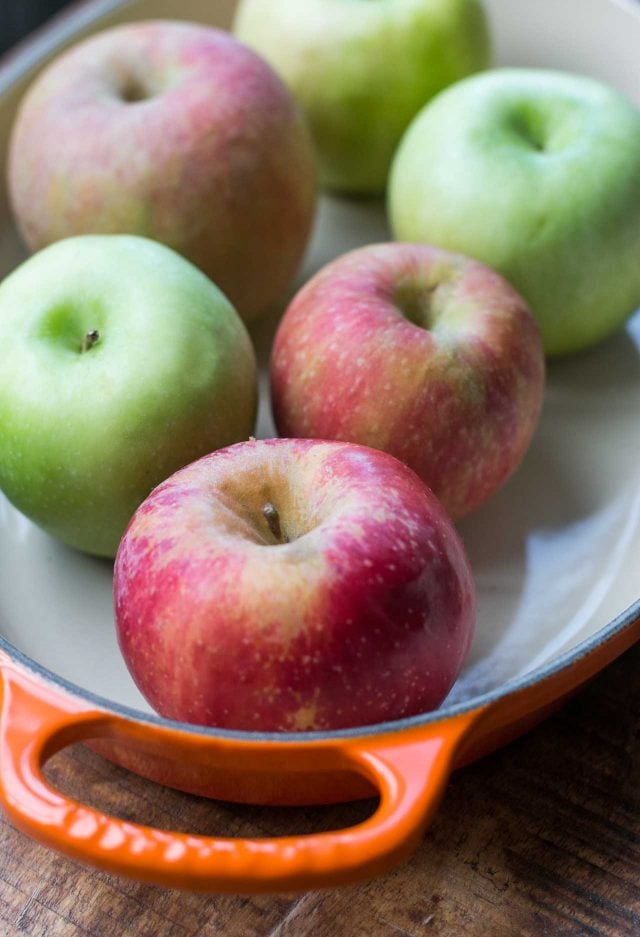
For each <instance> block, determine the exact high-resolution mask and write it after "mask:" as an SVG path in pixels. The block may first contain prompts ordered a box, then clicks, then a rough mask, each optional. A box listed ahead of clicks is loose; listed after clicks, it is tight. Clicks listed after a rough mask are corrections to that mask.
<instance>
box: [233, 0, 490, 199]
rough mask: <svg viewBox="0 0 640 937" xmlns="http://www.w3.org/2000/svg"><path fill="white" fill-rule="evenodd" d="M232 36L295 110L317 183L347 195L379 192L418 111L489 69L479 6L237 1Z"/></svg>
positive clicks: (458, 2) (471, 0) (368, 0)
mask: <svg viewBox="0 0 640 937" xmlns="http://www.w3.org/2000/svg"><path fill="white" fill-rule="evenodd" d="M234 30H235V33H236V35H237V36H238V37H239V38H240V39H241V40H242V41H243V42H245V43H247V45H249V46H252V47H253V48H254V49H255V50H256V51H258V52H259V53H260V54H261V55H262V56H263V57H264V58H266V59H267V61H268V62H269V63H270V64H271V65H272V66H273V67H274V68H275V69H276V71H277V72H279V74H280V76H281V77H282V78H283V79H284V81H285V82H286V83H287V84H288V85H289V87H290V88H291V90H292V91H293V93H294V95H295V96H296V97H297V99H298V101H299V102H300V103H301V105H302V108H303V110H304V111H305V113H306V115H307V118H308V120H309V124H310V127H311V132H312V135H313V137H314V141H315V144H316V150H317V153H318V159H319V167H320V178H321V182H322V183H323V184H324V185H325V186H326V187H328V188H331V189H335V190H340V191H348V192H353V193H374V192H380V191H382V190H383V189H384V187H385V184H386V180H387V174H388V171H389V165H390V163H391V159H392V156H393V152H394V150H395V148H396V146H397V144H398V142H399V140H400V138H401V136H402V134H403V132H404V130H405V129H406V127H407V126H408V124H409V122H410V121H411V119H412V118H413V117H414V116H415V114H416V113H417V112H418V111H419V110H420V108H421V107H423V105H424V104H425V103H426V102H427V101H428V100H429V99H430V98H431V97H433V95H434V94H436V93H437V92H438V91H440V90H441V89H442V88H444V87H446V86H447V85H449V84H451V83H452V82H454V81H457V80H458V79H460V78H463V77H464V76H466V75H469V74H470V73H472V72H474V71H478V70H479V69H481V68H486V67H487V65H488V64H489V55H490V53H489V36H488V26H487V21H486V17H485V13H484V8H483V7H482V5H481V2H480V0H240V3H239V5H238V9H237V13H236V19H235V23H234Z"/></svg>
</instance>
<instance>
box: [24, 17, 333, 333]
mask: <svg viewBox="0 0 640 937" xmlns="http://www.w3.org/2000/svg"><path fill="white" fill-rule="evenodd" d="M8 180H9V191H10V198H11V204H12V206H13V210H14V213H15V216H16V219H17V221H18V224H19V227H20V230H21V232H22V234H23V236H24V239H25V240H26V242H27V244H28V245H29V247H31V248H32V249H34V250H36V249H38V248H41V247H44V246H45V245H47V244H50V243H51V242H52V241H56V240H59V239H61V238H65V237H68V236H71V235H78V234H89V233H99V234H119V233H127V234H137V235H142V236H145V237H149V238H153V239H154V240H158V241H161V242H162V243H164V244H166V245H168V246H169V247H171V248H173V249H174V250H176V251H178V252H179V253H181V254H183V255H184V256H185V257H187V258H188V259H189V260H191V261H192V262H193V263H194V264H196V265H197V266H198V267H200V269H201V270H203V271H204V273H206V274H207V276H209V277H210V278H211V279H212V280H214V282H215V283H216V284H217V285H218V286H219V287H220V289H221V290H222V291H223V292H224V293H225V294H226V295H227V296H228V297H229V299H230V301H231V302H232V303H233V304H234V306H235V307H236V309H237V311H238V312H239V313H240V315H241V316H242V318H243V319H245V321H247V322H248V321H251V320H252V319H254V318H255V317H256V316H258V315H260V314H261V313H263V312H264V311H265V310H266V309H267V308H268V307H269V306H271V305H272V304H273V303H274V302H276V301H277V300H278V298H279V297H280V296H281V294H282V293H283V291H284V290H285V289H286V288H287V286H288V284H289V282H290V280H291V279H292V278H293V276H294V275H295V273H296V271H297V268H298V264H299V262H300V260H301V258H302V255H303V253H304V249H305V245H306V241H307V236H308V234H309V231H310V227H311V223H312V220H313V215H314V208H315V197H316V167H315V160H314V156H313V151H312V146H311V141H310V138H309V133H308V130H307V128H306V125H305V123H304V121H303V119H302V117H301V115H300V113H299V110H298V108H297V106H296V105H295V103H294V101H293V99H292V96H291V94H290V93H289V92H288V90H287V89H286V87H285V86H284V84H283V83H282V82H281V80H280V79H279V78H278V77H277V75H276V74H275V73H274V72H273V71H272V70H271V69H270V68H269V66H268V65H267V64H266V63H265V62H263V61H262V60H261V59H260V58H259V57H258V56H256V55H255V54H254V53H253V52H251V51H250V50H249V49H247V48H245V47H243V46H242V45H241V44H240V43H238V42H237V41H236V40H235V39H233V37H232V36H230V35H228V34H227V33H224V32H222V31H219V30H216V29H212V28H209V27H205V26H196V25H192V24H189V23H180V22H174V21H150V22H142V23H134V24H129V25H124V26H118V27H116V28H113V29H109V30H105V31H104V32H102V33H100V34H98V35H96V36H93V37H91V38H89V39H86V40H84V41H82V42H80V43H78V44H77V45H76V46H75V47H73V48H72V49H71V50H69V51H66V52H64V53H63V54H62V55H61V56H60V57H59V58H58V59H57V60H56V61H54V63H53V64H51V65H50V66H49V67H47V68H46V69H45V70H44V72H43V73H42V74H41V75H40V76H39V77H38V78H37V79H36V81H35V83H34V84H33V86H32V87H31V89H30V90H29V91H28V93H27V94H26V96H25V98H24V100H23V102H22V104H21V107H20V109H19V113H18V116H17V118H16V122H15V124H14V127H13V130H12V135H11V140H10V148H9V168H8Z"/></svg>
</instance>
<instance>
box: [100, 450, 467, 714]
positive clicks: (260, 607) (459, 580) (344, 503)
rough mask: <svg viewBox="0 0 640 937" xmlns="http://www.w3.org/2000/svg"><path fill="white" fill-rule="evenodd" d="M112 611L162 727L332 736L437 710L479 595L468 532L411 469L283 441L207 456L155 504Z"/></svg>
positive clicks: (138, 520) (120, 566) (127, 539)
mask: <svg viewBox="0 0 640 937" xmlns="http://www.w3.org/2000/svg"><path fill="white" fill-rule="evenodd" d="M266 502H271V503H272V504H274V505H275V506H276V508H277V510H278V512H279V514H280V519H281V523H282V529H283V531H284V532H285V534H286V536H287V537H288V540H289V542H287V543H279V542H277V541H276V540H275V538H274V536H273V534H272V533H271V531H270V529H269V526H268V524H267V521H266V520H265V517H264V516H263V514H262V507H263V505H264V504H265V503H266ZM115 609H116V618H117V627H118V638H119V642H120V647H121V650H122V652H123V655H124V658H125V660H126V662H127V665H128V667H129V669H130V671H131V673H132V675H133V678H134V680H135V682H136V683H137V685H138V687H139V688H140V690H141V691H142V693H143V694H144V696H145V697H146V698H147V700H148V701H149V702H150V703H151V705H152V706H153V707H154V708H155V709H156V710H157V711H158V712H160V713H161V714H162V715H164V716H167V717H170V718H174V719H179V720H183V721H187V722H192V723H197V724H203V725H212V726H221V727H225V728H232V729H248V730H264V731H294V730H311V729H321V730H328V729H335V728H343V727H347V726H358V725H366V724H371V723H377V722H381V721H385V720H390V719H396V718H399V717H403V716H409V715H413V714H416V713H420V712H423V711H426V710H430V709H433V708H434V707H436V706H438V704H439V703H440V702H441V701H442V700H443V699H444V697H445V695H446V694H447V692H448V691H449V689H450V687H451V685H452V683H453V682H454V680H455V678H456V676H457V674H458V672H459V670H460V667H461V665H462V662H463V660H464V657H465V655H466V653H467V650H468V648H469V644H470V641H471V637H472V633H473V627H474V621H475V592H474V585H473V580H472V575H471V571H470V568H469V565H468V561H467V558H466V554H465V551H464V547H463V545H462V543H461V541H460V539H459V537H458V535H457V533H456V531H455V529H454V528H453V526H452V525H451V522H450V521H449V520H448V518H447V516H446V514H445V512H444V511H443V510H442V507H441V506H440V505H439V504H438V502H437V501H436V499H435V498H434V497H433V495H432V494H431V492H430V491H429V490H428V489H427V488H426V486H425V485H423V483H422V482H421V481H420V479H418V478H417V477H416V475H415V474H414V473H413V472H411V471H410V470H409V469H408V468H406V467H405V466H404V465H402V464H401V463H399V462H398V461H397V460H396V459H394V458H392V457H391V456H389V455H386V454H385V453H381V452H377V451H375V450H371V449H368V448H364V447H361V446H354V445H350V444H345V443H335V442H328V443H327V442H321V441H318V440H282V439H273V440H263V441H258V442H256V441H249V442H246V443H239V444H237V445H234V446H231V447H229V448H227V449H223V450H219V451H218V452H216V453H213V454H212V455H210V456H205V457H204V458H202V459H200V460H199V461H197V462H195V463H192V464H191V465H190V466H188V467H187V468H185V469H183V470H181V471H179V472H177V473H176V474H175V475H173V476H172V477H171V478H169V479H168V480H167V481H165V482H164V483H163V484H162V485H160V486H159V487H158V488H157V489H156V490H155V491H154V492H153V493H152V494H151V495H150V497H149V498H148V499H147V500H146V501H145V502H144V503H143V504H142V505H141V507H140V508H139V509H138V511H137V512H136V514H135V515H134V517H133V519H132V521H131V523H130V525H129V528H128V530H127V532H126V534H125V536H124V538H123V540H122V542H121V545H120V549H119V551H118V555H117V557H116V563H115Z"/></svg>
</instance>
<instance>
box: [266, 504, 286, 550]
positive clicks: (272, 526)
mask: <svg viewBox="0 0 640 937" xmlns="http://www.w3.org/2000/svg"><path fill="white" fill-rule="evenodd" d="M262 513H263V514H264V516H265V517H266V519H267V524H268V525H269V530H270V531H271V533H272V534H273V536H274V537H275V539H276V540H277V541H278V543H289V538H288V537H287V536H285V534H284V533H283V532H282V527H281V526H280V515H279V514H278V509H277V507H276V506H275V504H272V503H271V501H267V503H266V504H265V506H264V507H263V509H262Z"/></svg>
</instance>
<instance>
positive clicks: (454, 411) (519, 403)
mask: <svg viewBox="0 0 640 937" xmlns="http://www.w3.org/2000/svg"><path fill="white" fill-rule="evenodd" d="M544 373H545V368H544V356H543V351H542V344H541V340H540V334H539V329H538V326H537V324H536V322H535V319H534V318H533V316H532V314H531V312H530V311H529V309H528V307H527V305H526V304H525V302H524V301H523V299H522V298H521V297H520V296H519V295H518V293H516V291H515V290H514V289H513V287H511V286H510V285H509V284H508V283H507V282H506V281H505V280H504V279H503V278H502V277H500V276H499V275H498V274H497V273H494V272H493V271H492V270H490V269H488V268H487V267H485V266H484V265H482V264H479V263H477V262H476V261H474V260H470V259H468V258H466V257H462V256H460V255H457V254H452V253H450V252H448V251H443V250H439V249H437V248H433V247H429V246H426V245H418V244H401V243H387V244H378V245H370V246H367V247H363V248H359V249H357V250H355V251H352V252H350V253H348V254H345V255H343V256H342V257H340V258H338V259H337V260H335V261H333V262H332V263H330V264H328V265H327V266H326V267H324V268H323V269H322V270H321V271H320V272H319V273H317V274H316V275H315V276H314V277H313V278H312V279H311V280H310V281H309V282H307V283H306V284H305V285H304V286H303V287H302V289H301V290H300V291H299V292H298V293H297V295H296V296H295V297H294V299H293V301H292V303H291V305H290V306H289V308H288V309H287V311H286V313H285V315H284V317H283V319H282V321H281V323H280V326H279V328H278V331H277V333H276V337H275V341H274V345H273V349H272V354H271V396H272V403H273V412H274V417H275V421H276V425H277V427H278V431H279V432H280V434H281V435H283V436H299V437H319V438H322V439H337V440H346V441H350V442H355V443H361V444H362V445H367V446H373V447H375V448H377V449H382V450H385V451H386V452H390V453H391V454H392V455H394V456H396V457H397V458H398V459H400V460H402V461H403V462H405V463H406V464H407V465H409V466H410V467H411V468H412V469H413V470H414V471H415V472H416V473H417V474H418V475H419V476H420V477H421V478H422V480H423V481H424V482H425V483H426V484H427V485H429V487H430V488H432V489H433V491H434V493H435V494H436V496H437V497H438V498H439V499H440V501H441V502H442V504H443V505H444V506H445V508H446V509H447V511H448V512H449V514H450V515H451V516H452V517H453V518H459V517H462V516H463V515H464V514H467V513H468V512H469V511H472V510H473V509H474V508H476V507H478V506H479V505H480V504H481V503H482V502H483V501H485V500H486V499H487V498H489V497H490V496H491V495H492V494H493V493H494V492H495V491H496V490H497V489H498V487H499V486H500V485H502V484H503V483H504V482H505V481H506V479H507V478H508V477H509V476H510V475H511V473H512V472H513V471H514V470H515V468H516V467H517V466H518V464H519V463H520V461H521V459H522V457H523V455H524V453H525V451H526V449H527V447H528V445H529V442H530V440H531V437H532V434H533V432H534V430H535V427H536V424H537V421H538V416H539V413H540V407H541V402H542V395H543V388H544Z"/></svg>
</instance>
